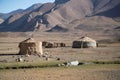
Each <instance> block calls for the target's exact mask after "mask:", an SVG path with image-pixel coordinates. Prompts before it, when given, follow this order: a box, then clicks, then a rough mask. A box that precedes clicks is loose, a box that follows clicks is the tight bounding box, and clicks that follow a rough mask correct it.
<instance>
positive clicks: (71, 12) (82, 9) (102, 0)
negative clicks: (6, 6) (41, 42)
mask: <svg viewBox="0 0 120 80" xmlns="http://www.w3.org/2000/svg"><path fill="white" fill-rule="evenodd" d="M28 9H31V7H30V8H28ZM119 10H120V1H119V0H55V2H54V3H45V4H42V5H41V6H39V7H37V8H35V9H33V10H32V11H30V12H27V13H26V11H24V12H23V13H19V14H15V15H12V16H11V17H9V18H8V19H7V20H5V21H4V23H2V24H1V26H2V27H1V28H0V31H15V32H16V31H20V32H21V31H22V32H23V31H33V30H34V29H35V28H36V27H37V29H38V30H39V31H47V32H56V31H58V32H68V31H85V32H86V31H101V32H105V31H108V32H111V31H113V30H115V27H118V26H120V18H119V17H120V11H119ZM4 26H5V27H4Z"/></svg>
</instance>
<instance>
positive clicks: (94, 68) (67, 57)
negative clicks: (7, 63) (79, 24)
mask: <svg viewBox="0 0 120 80" xmlns="http://www.w3.org/2000/svg"><path fill="white" fill-rule="evenodd" d="M81 36H84V35H82V34H78V33H73V34H71V33H39V34H36V35H35V37H36V39H37V40H39V41H53V42H65V43H66V44H67V47H65V48H49V49H43V51H44V52H47V53H49V55H51V56H52V58H60V60H61V61H72V60H79V61H116V60H117V61H120V43H109V44H108V43H107V44H102V45H104V47H99V48H96V49H92V48H89V49H73V48H71V45H72V41H74V40H76V39H78V38H80V37H81ZM90 37H92V38H94V39H97V40H100V39H106V38H109V37H105V36H90ZM25 39H26V38H25V37H13V38H10V37H6V38H5V37H1V38H0V60H5V59H8V60H11V59H14V58H16V57H15V56H13V55H1V54H16V53H18V51H19V49H18V43H19V42H21V41H23V40H25ZM13 57H14V58H13ZM30 58H31V57H30ZM33 59H34V60H35V61H38V59H36V57H34V58H33ZM38 62H39V61H38ZM1 64H2V63H1ZM11 64H12V63H11ZM119 79H120V65H119V64H118V65H117V64H116V65H115V64H107V65H106V64H104V65H83V66H78V67H68V68H66V67H60V68H57V67H54V68H39V69H38V68H37V69H17V70H0V80H119Z"/></svg>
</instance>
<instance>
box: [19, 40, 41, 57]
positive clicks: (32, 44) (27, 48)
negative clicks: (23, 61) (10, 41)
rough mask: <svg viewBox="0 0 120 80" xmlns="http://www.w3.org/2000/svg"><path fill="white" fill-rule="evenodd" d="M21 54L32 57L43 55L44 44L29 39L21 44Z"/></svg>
mask: <svg viewBox="0 0 120 80" xmlns="http://www.w3.org/2000/svg"><path fill="white" fill-rule="evenodd" d="M19 48H20V51H19V54H20V55H31V54H37V55H42V54H43V51H42V42H39V41H35V40H34V39H33V38H28V39H26V40H24V41H22V42H20V44H19Z"/></svg>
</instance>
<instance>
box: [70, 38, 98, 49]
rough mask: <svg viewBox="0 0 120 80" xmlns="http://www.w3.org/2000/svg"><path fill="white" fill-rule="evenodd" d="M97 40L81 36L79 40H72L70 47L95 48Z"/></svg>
mask: <svg viewBox="0 0 120 80" xmlns="http://www.w3.org/2000/svg"><path fill="white" fill-rule="evenodd" d="M96 46H97V42H96V41H95V40H94V39H92V38H89V37H81V38H80V39H79V40H76V41H73V45H72V48H90V47H91V48H95V47H96Z"/></svg>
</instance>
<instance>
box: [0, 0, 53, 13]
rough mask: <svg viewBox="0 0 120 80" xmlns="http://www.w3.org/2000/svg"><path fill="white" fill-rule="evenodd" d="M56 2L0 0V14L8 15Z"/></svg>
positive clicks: (43, 0) (48, 0) (45, 0)
mask: <svg viewBox="0 0 120 80" xmlns="http://www.w3.org/2000/svg"><path fill="white" fill-rule="evenodd" d="M54 1H55V0H0V13H8V12H11V11H13V10H17V9H26V8H28V7H30V6H31V5H33V4H35V3H47V2H54Z"/></svg>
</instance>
